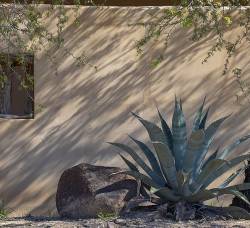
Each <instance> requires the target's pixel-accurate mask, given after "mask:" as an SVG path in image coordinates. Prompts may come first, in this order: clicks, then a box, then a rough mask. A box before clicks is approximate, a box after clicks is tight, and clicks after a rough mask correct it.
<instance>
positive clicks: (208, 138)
mask: <svg viewBox="0 0 250 228" xmlns="http://www.w3.org/2000/svg"><path fill="white" fill-rule="evenodd" d="M229 116H230V115H228V116H226V117H223V118H221V119H218V120H216V121H215V122H213V123H212V124H210V125H209V126H208V128H207V129H206V130H205V142H204V145H203V150H202V152H201V153H200V154H198V156H197V157H196V161H195V164H194V166H195V169H196V173H194V175H195V176H197V175H198V174H199V171H200V169H201V167H202V166H203V164H204V162H205V161H204V160H205V157H206V155H207V152H208V149H209V146H210V144H211V142H212V141H213V138H214V136H215V133H216V132H217V130H218V129H219V127H220V125H221V124H222V123H223V122H224V121H225V120H226V119H227V118H228V117H229Z"/></svg>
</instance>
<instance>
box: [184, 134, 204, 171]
mask: <svg viewBox="0 0 250 228" xmlns="http://www.w3.org/2000/svg"><path fill="white" fill-rule="evenodd" d="M204 140H205V133H204V131H203V130H197V131H195V132H192V133H191V136H190V138H189V141H188V145H187V152H186V153H185V156H184V162H183V171H184V172H186V173H189V172H191V171H192V170H193V169H194V168H195V167H194V162H195V160H196V157H197V156H198V155H199V154H200V153H201V152H202V150H203V144H204Z"/></svg>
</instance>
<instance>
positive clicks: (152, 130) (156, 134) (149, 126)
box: [132, 112, 167, 144]
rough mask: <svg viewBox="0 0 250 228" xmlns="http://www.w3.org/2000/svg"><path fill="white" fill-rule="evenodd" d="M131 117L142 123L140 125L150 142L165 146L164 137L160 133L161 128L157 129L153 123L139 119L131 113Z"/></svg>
mask: <svg viewBox="0 0 250 228" xmlns="http://www.w3.org/2000/svg"><path fill="white" fill-rule="evenodd" d="M132 115H133V116H135V117H136V118H137V119H138V120H139V121H140V122H141V123H142V125H143V126H144V127H145V128H146V130H147V132H148V135H149V138H150V140H151V141H159V142H162V143H166V144H167V141H166V138H165V135H164V133H163V132H162V129H161V128H159V127H158V126H157V125H155V124H154V123H152V122H150V121H148V120H145V119H143V118H141V117H140V116H138V115H137V114H135V113H133V112H132Z"/></svg>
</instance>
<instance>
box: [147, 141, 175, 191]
mask: <svg viewBox="0 0 250 228" xmlns="http://www.w3.org/2000/svg"><path fill="white" fill-rule="evenodd" d="M152 143H153V146H154V148H155V151H156V154H157V156H158V160H159V162H160V166H161V170H162V173H163V174H164V177H165V179H166V180H167V183H168V184H169V185H170V186H171V187H172V188H173V189H177V188H178V183H177V178H176V168H175V160H174V157H173V155H172V153H171V151H170V149H169V148H168V146H167V145H166V144H164V143H162V142H152Z"/></svg>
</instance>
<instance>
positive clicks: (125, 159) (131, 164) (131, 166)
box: [119, 154, 139, 172]
mask: <svg viewBox="0 0 250 228" xmlns="http://www.w3.org/2000/svg"><path fill="white" fill-rule="evenodd" d="M119 155H120V157H121V158H122V160H123V161H124V162H125V163H126V165H127V166H128V167H129V168H130V169H131V170H132V171H136V172H139V170H138V168H137V167H136V165H134V164H133V163H132V162H131V161H129V160H128V159H127V158H125V157H124V156H123V155H121V154H119Z"/></svg>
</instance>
